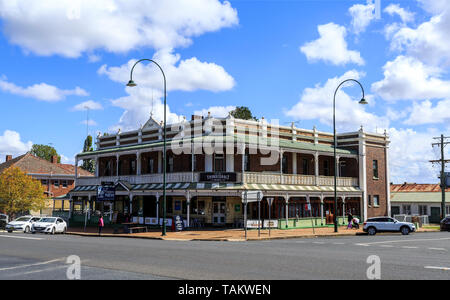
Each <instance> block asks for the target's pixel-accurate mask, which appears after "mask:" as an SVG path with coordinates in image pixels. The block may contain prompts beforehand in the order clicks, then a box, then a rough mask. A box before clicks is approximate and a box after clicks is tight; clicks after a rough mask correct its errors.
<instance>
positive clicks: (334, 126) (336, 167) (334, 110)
mask: <svg viewBox="0 0 450 300" xmlns="http://www.w3.org/2000/svg"><path fill="white" fill-rule="evenodd" d="M349 81H354V82H356V83H357V84H359V86H360V87H361V90H362V98H361V100H360V101H359V104H367V101H366V99H364V96H365V95H364V88H363V86H362V84H361V83H360V82H359V81H358V80H356V79H347V80H344V81H342V82H341V83H340V84H339V85H338V87H337V88H336V91H335V92H334V98H333V137H334V220H333V221H334V232H338V222H337V170H338V165H337V160H336V148H337V139H336V94H337V92H338V90H339V88H340V87H341V86H342V85H343V84H344V83H346V82H349Z"/></svg>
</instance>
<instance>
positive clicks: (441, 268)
mask: <svg viewBox="0 0 450 300" xmlns="http://www.w3.org/2000/svg"><path fill="white" fill-rule="evenodd" d="M425 269H433V270H443V271H450V268H447V267H433V266H426V267H425Z"/></svg>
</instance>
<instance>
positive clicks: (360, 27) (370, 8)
mask: <svg viewBox="0 0 450 300" xmlns="http://www.w3.org/2000/svg"><path fill="white" fill-rule="evenodd" d="M348 11H349V12H350V15H351V16H352V27H353V32H354V33H356V34H360V33H361V32H364V31H366V28H367V26H369V24H370V23H371V22H372V21H373V20H375V4H373V3H368V4H367V5H363V4H355V5H353V6H352V7H350V8H349V10H348Z"/></svg>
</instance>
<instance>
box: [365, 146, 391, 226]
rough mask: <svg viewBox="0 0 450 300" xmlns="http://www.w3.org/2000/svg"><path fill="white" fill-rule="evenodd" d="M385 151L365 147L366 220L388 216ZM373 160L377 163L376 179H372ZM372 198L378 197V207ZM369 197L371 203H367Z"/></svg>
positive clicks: (373, 147) (383, 149) (379, 148)
mask: <svg viewBox="0 0 450 300" xmlns="http://www.w3.org/2000/svg"><path fill="white" fill-rule="evenodd" d="M385 151H386V150H385V148H381V147H375V146H366V165H367V172H366V181H367V197H368V198H367V199H368V210H367V217H368V218H370V217H375V216H387V215H388V203H387V189H386V187H387V185H386V183H387V182H386V155H385V153H386V152H385ZM374 160H376V161H377V162H378V178H376V177H374V168H373V161H374ZM374 196H378V197H379V205H378V206H376V205H375V203H374ZM369 197H370V202H371V203H369ZM370 204H371V205H370Z"/></svg>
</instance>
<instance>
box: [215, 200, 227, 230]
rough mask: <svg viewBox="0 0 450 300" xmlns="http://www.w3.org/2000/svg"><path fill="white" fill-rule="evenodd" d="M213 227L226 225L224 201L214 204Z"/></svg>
mask: <svg viewBox="0 0 450 300" xmlns="http://www.w3.org/2000/svg"><path fill="white" fill-rule="evenodd" d="M213 225H214V226H224V225H225V202H223V201H217V202H213Z"/></svg>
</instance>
